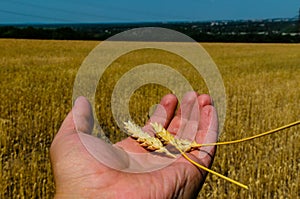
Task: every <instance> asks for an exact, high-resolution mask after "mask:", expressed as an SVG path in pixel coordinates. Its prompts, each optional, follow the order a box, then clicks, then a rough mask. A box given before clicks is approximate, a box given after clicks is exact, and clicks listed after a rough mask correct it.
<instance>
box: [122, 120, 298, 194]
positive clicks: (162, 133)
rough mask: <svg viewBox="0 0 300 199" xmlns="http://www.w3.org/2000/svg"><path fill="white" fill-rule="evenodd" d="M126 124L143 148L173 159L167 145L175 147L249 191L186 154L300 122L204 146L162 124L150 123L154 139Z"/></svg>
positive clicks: (233, 142) (135, 127)
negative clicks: (168, 129) (175, 135)
mask: <svg viewBox="0 0 300 199" xmlns="http://www.w3.org/2000/svg"><path fill="white" fill-rule="evenodd" d="M124 124H125V129H126V131H127V132H128V134H129V135H130V136H131V137H132V138H134V139H136V140H137V141H138V142H139V143H140V145H141V146H142V147H144V148H146V149H147V150H149V151H155V152H157V153H164V154H165V155H167V156H169V157H171V158H176V155H175V154H174V153H171V152H170V151H169V150H168V149H167V148H166V146H167V145H171V146H173V147H175V148H176V149H177V150H178V151H179V152H180V154H181V155H182V156H183V157H184V158H185V159H187V160H188V161H189V162H191V163H192V164H194V165H195V166H197V167H199V168H200V169H203V170H205V171H207V172H209V173H212V174H214V175H216V176H218V177H220V178H223V179H224V180H227V181H229V182H231V183H233V184H236V185H238V186H240V187H242V188H244V189H248V186H247V185H244V184H242V183H240V182H237V181H235V180H233V179H231V178H228V177H226V176H224V175H222V174H220V173H217V172H215V171H213V170H211V169H208V168H206V167H205V166H203V165H201V164H199V163H197V162H195V161H193V160H192V159H190V158H189V157H188V156H187V155H186V153H187V152H190V151H191V150H198V149H200V148H201V147H203V146H217V145H226V144H235V143H240V142H244V141H249V140H252V139H255V138H259V137H262V136H265V135H269V134H272V133H275V132H278V131H281V130H283V129H286V128H289V127H292V126H295V125H298V124H300V120H298V121H296V122H293V123H290V124H287V125H284V126H281V127H279V128H276V129H273V130H270V131H267V132H264V133H261V134H257V135H254V136H251V137H247V138H243V139H239V140H233V141H227V142H216V143H204V144H199V143H196V142H195V141H193V142H191V141H189V140H186V139H178V138H175V137H174V136H173V135H172V134H171V133H170V132H168V131H167V130H166V129H165V128H164V127H163V126H162V125H161V124H158V123H150V125H151V126H152V128H153V130H154V131H155V137H152V136H150V135H149V134H148V133H146V132H144V131H143V130H142V128H141V127H139V126H138V125H136V124H134V123H133V122H130V121H128V122H124Z"/></svg>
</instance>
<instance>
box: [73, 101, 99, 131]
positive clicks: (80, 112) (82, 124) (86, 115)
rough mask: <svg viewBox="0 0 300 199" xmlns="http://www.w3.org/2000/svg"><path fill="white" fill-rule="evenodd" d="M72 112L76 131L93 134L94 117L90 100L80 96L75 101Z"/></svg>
mask: <svg viewBox="0 0 300 199" xmlns="http://www.w3.org/2000/svg"><path fill="white" fill-rule="evenodd" d="M72 113H73V121H74V125H75V129H76V131H77V132H81V133H86V134H91V133H92V131H93V127H94V117H93V110H92V107H91V104H90V103H89V101H88V100H87V99H86V98H85V97H82V96H81V97H78V98H77V99H76V101H75V103H74V107H73V109H72Z"/></svg>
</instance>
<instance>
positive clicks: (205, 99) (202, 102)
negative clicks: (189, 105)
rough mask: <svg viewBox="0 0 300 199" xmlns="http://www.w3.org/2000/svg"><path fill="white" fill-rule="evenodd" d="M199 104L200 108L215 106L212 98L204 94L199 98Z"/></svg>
mask: <svg viewBox="0 0 300 199" xmlns="http://www.w3.org/2000/svg"><path fill="white" fill-rule="evenodd" d="M198 102H199V106H200V108H202V107H204V106H207V105H213V101H212V98H211V97H210V95H208V94H202V95H200V96H198Z"/></svg>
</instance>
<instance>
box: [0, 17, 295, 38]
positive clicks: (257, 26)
mask: <svg viewBox="0 0 300 199" xmlns="http://www.w3.org/2000/svg"><path fill="white" fill-rule="evenodd" d="M139 27H163V28H169V29H173V30H177V31H179V32H182V33H184V34H186V35H188V36H190V37H192V38H193V39H194V40H196V41H199V42H255V43H258V42H264V43H268V42H272V43H277V42H280V43H283V42H284V43H299V42H300V22H299V21H298V19H297V18H293V19H289V18H284V19H281V18H280V19H266V20H237V21H222V20H220V21H207V22H164V23H160V22H154V23H127V24H126V23H114V24H20V25H15V24H11V25H0V38H26V39H59V40H105V39H107V38H109V37H110V36H112V35H114V34H117V33H120V32H122V31H125V30H129V29H132V28H139Z"/></svg>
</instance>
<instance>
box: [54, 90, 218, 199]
mask: <svg viewBox="0 0 300 199" xmlns="http://www.w3.org/2000/svg"><path fill="white" fill-rule="evenodd" d="M176 106H177V99H176V97H175V96H174V95H171V94H169V95H166V96H165V97H163V98H162V100H161V102H160V106H158V108H157V109H156V111H155V112H154V114H153V115H152V116H151V118H150V120H149V122H148V123H147V124H146V126H145V127H144V130H145V131H149V129H150V125H149V123H150V122H159V123H161V124H163V126H164V127H165V128H167V129H168V131H169V132H171V133H173V134H176V136H179V137H182V138H186V139H190V140H196V142H198V143H208V142H216V141H217V129H218V122H217V114H216V111H215V108H214V107H213V106H212V103H211V99H210V97H209V96H208V95H200V96H199V95H197V94H196V93H194V92H189V93H187V94H186V95H185V96H184V98H183V100H182V103H181V106H180V110H179V111H178V112H177V113H176V115H175V109H176ZM92 128H93V114H92V109H91V106H90V104H89V103H88V101H87V100H86V99H85V98H84V97H79V98H78V99H77V100H76V102H75V106H74V107H73V109H72V111H71V112H70V113H69V114H68V116H67V117H66V119H65V120H64V122H63V124H62V126H61V128H60V130H59V132H58V133H57V135H56V136H55V138H54V140H53V142H52V145H51V150H50V154H51V162H52V167H53V172H54V178H55V184H56V195H55V197H56V198H102V199H103V198H126V199H127V198H131V199H134V198H139V199H140V198H196V197H197V195H198V192H199V191H200V189H201V187H202V185H203V183H204V181H205V177H206V175H207V173H206V172H205V171H203V170H201V169H199V168H197V167H196V166H194V165H193V164H191V163H190V162H188V161H187V160H186V159H184V158H183V157H180V158H177V159H175V160H172V162H170V158H168V157H160V156H159V157H157V156H158V155H153V154H151V155H150V156H147V158H145V157H141V156H139V155H137V156H136V157H134V160H135V161H132V160H133V158H131V156H134V154H150V153H149V152H147V151H146V150H145V149H144V148H142V147H141V146H140V145H139V144H138V143H137V142H136V141H135V140H133V139H132V138H130V137H129V138H127V139H124V140H122V141H120V142H118V143H116V144H115V145H114V146H111V145H110V146H108V145H109V144H107V143H105V142H104V141H102V140H100V139H99V138H96V137H93V136H90V135H88V134H89V133H91V131H92ZM84 133H85V134H84ZM83 141H84V142H83ZM215 149H216V148H215V147H214V146H210V147H202V148H201V149H200V150H194V151H192V152H189V153H188V155H189V157H190V158H192V159H193V160H195V161H197V162H199V163H201V164H202V165H204V166H206V167H208V168H209V167H210V166H211V164H212V161H213V157H214V153H215ZM99 159H100V160H105V161H106V162H105V163H103V162H101V161H99ZM161 161H165V162H166V163H167V164H166V165H165V166H164V167H160V168H157V169H152V170H149V171H143V172H135V173H133V172H126V170H128V171H130V170H136V169H138V167H141V168H150V167H149V166H148V165H153V164H154V163H155V162H161ZM153 162H154V163H153ZM108 165H112V167H111V166H108Z"/></svg>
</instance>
